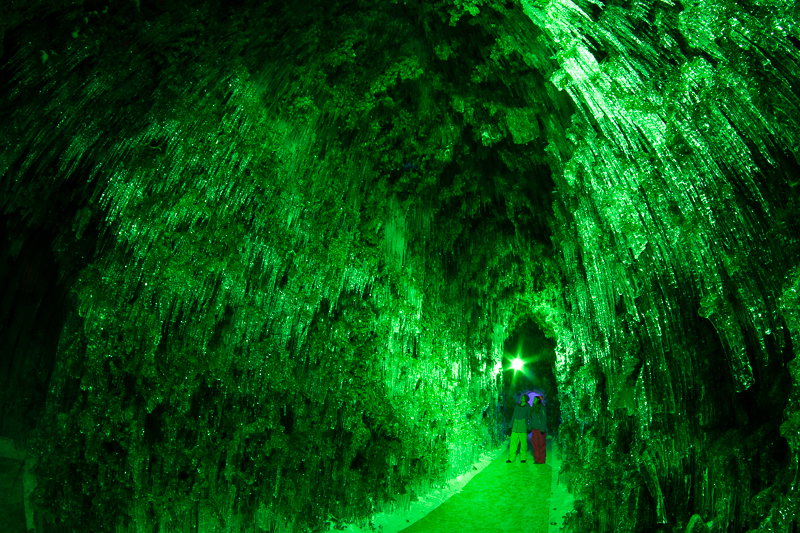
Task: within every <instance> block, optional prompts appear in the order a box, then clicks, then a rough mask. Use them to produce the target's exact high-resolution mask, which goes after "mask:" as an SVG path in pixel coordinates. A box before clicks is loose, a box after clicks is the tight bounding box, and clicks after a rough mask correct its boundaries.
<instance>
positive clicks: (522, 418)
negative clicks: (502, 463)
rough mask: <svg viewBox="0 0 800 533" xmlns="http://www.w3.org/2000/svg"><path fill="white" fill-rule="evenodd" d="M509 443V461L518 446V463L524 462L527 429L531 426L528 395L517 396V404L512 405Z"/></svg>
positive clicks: (515, 455)
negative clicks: (512, 412)
mask: <svg viewBox="0 0 800 533" xmlns="http://www.w3.org/2000/svg"><path fill="white" fill-rule="evenodd" d="M511 424H512V425H511V445H510V446H509V448H508V461H506V462H507V463H511V462H513V461H514V459H516V457H517V446H520V448H521V449H520V458H521V459H522V460H521V461H520V463H524V462H525V458H526V457H527V456H528V431H530V427H531V406H530V405H528V395H527V394H523V395H522V396H520V398H519V405H517V406H516V407H514V415H513V416H512V418H511Z"/></svg>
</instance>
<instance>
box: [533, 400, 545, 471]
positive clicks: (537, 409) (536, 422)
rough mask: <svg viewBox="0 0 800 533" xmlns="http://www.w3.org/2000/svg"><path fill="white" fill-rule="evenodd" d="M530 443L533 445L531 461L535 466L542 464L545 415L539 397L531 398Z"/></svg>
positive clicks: (543, 458)
mask: <svg viewBox="0 0 800 533" xmlns="http://www.w3.org/2000/svg"><path fill="white" fill-rule="evenodd" d="M531 425H532V426H533V433H531V443H532V444H533V461H534V462H535V463H536V464H544V460H545V455H546V454H547V413H545V411H544V406H543V405H542V398H541V397H540V396H534V397H533V412H532V413H531Z"/></svg>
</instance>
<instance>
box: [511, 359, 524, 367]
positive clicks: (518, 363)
mask: <svg viewBox="0 0 800 533" xmlns="http://www.w3.org/2000/svg"><path fill="white" fill-rule="evenodd" d="M522 367H523V363H522V359H520V358H519V357H517V358H516V359H514V360H513V361H511V368H513V369H514V370H522Z"/></svg>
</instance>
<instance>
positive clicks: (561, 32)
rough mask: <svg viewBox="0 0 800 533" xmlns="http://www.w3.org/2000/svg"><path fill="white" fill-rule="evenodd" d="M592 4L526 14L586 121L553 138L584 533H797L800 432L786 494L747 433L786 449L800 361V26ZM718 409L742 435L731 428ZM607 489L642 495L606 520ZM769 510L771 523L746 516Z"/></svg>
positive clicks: (723, 6)
mask: <svg viewBox="0 0 800 533" xmlns="http://www.w3.org/2000/svg"><path fill="white" fill-rule="evenodd" d="M584 7H585V9H581V8H580V7H579V6H577V5H576V4H573V3H572V2H569V1H567V2H564V1H559V0H555V1H551V2H546V3H536V4H534V3H528V4H526V13H527V14H528V16H529V17H530V18H531V19H532V20H533V21H534V22H535V23H536V24H537V26H539V27H541V28H543V29H544V31H545V32H546V33H547V35H548V36H549V37H550V42H551V43H553V44H552V47H553V49H554V52H555V55H556V58H557V61H558V63H559V65H560V68H559V69H558V70H557V71H556V72H555V73H554V75H553V76H552V77H551V78H550V81H551V82H552V83H553V84H554V85H555V86H556V87H557V88H558V89H559V90H561V91H564V92H566V93H567V94H568V95H569V97H570V99H571V100H572V102H573V103H574V104H575V108H576V109H577V113H576V114H575V115H574V116H573V120H572V124H571V126H570V127H569V128H568V129H566V131H564V132H562V131H558V129H557V128H551V129H550V131H548V132H547V135H548V139H549V141H550V143H551V147H552V153H553V154H558V155H554V156H553V157H551V158H550V164H551V168H554V169H555V172H554V179H555V181H556V186H557V190H558V193H559V194H558V200H557V201H556V203H555V213H556V223H555V234H554V241H556V242H557V243H558V244H557V246H558V248H559V249H560V250H561V258H562V260H563V267H564V269H565V270H566V278H567V290H566V295H565V296H566V297H565V300H566V302H565V303H566V308H565V314H564V318H565V321H564V324H563V327H562V328H560V329H559V334H558V340H559V347H558V364H559V374H560V381H561V386H562V390H563V391H568V392H567V394H566V396H567V398H564V399H562V402H566V403H568V404H569V403H571V408H567V409H566V412H567V413H570V411H571V413H570V414H569V415H568V416H569V420H567V421H565V424H564V426H565V428H564V429H565V431H566V432H569V433H568V434H569V435H570V436H569V437H567V439H568V441H569V442H570V446H571V447H572V454H573V455H572V463H573V468H574V469H575V470H576V471H579V472H580V474H578V477H579V478H580V481H576V483H575V487H576V489H577V490H578V492H582V493H584V494H585V495H586V496H585V507H584V508H583V509H582V510H581V512H579V513H578V514H576V516H575V523H574V524H573V527H575V528H577V530H579V531H582V530H589V529H591V530H592V531H629V530H630V531H638V530H643V529H642V528H645V529H646V527H647V526H646V523H647V522H648V521H652V522H654V523H661V524H667V523H674V522H676V521H677V522H678V523H681V517H683V518H682V519H683V520H687V519H688V517H689V515H690V514H691V513H693V512H694V513H699V515H700V516H701V517H702V518H703V519H704V520H705V521H706V522H709V523H711V522H713V523H714V524H715V526H714V527H715V528H716V529H715V530H717V531H729V530H730V531H738V530H742V529H740V528H744V527H745V524H748V523H749V524H751V527H753V524H756V523H759V525H760V527H762V528H764V529H763V530H769V531H773V530H774V531H785V530H787V528H788V529H791V527H792V523H793V522H792V520H793V519H792V518H787V517H792V516H796V513H797V509H798V507H797V500H796V499H795V498H794V497H793V496H792V490H793V487H795V484H796V479H794V478H793V473H794V472H796V471H797V453H798V448H797V444H796V423H795V422H787V423H786V424H784V425H783V426H781V430H780V434H781V436H782V437H783V438H785V439H787V440H788V442H789V443H790V448H791V451H788V450H787V453H788V454H789V456H788V457H789V459H787V465H788V469H789V473H788V474H787V476H785V477H783V478H781V480H780V481H779V482H775V480H774V479H769V475H768V474H767V473H766V468H765V467H763V466H762V467H761V468H753V467H748V466H745V465H743V464H742V463H739V461H743V460H745V461H755V460H757V459H754V457H758V456H759V455H760V456H761V461H763V462H764V463H766V462H767V461H768V460H767V459H765V458H764V455H765V454H759V453H758V452H755V451H754V450H752V446H754V445H755V444H754V443H753V441H752V440H751V439H749V438H748V437H749V436H750V435H751V434H752V433H751V432H755V431H756V429H755V428H759V429H758V431H759V432H768V431H771V434H773V435H774V436H773V437H771V438H779V439H780V437H777V431H775V430H776V429H777V426H778V425H779V424H781V423H782V422H783V421H785V420H787V419H788V420H789V421H792V420H796V416H797V414H796V409H797V404H796V402H795V401H794V400H792V401H790V402H788V403H784V402H785V401H786V398H787V394H788V393H787V390H788V389H787V388H786V385H785V384H784V385H783V386H780V385H779V383H782V382H784V383H786V382H788V383H791V381H790V378H789V377H788V376H789V373H788V372H787V370H786V367H785V366H784V365H785V364H786V362H787V361H788V360H790V359H791V358H792V357H794V356H796V354H797V350H798V346H799V345H798V344H797V341H796V325H794V321H795V318H793V317H794V315H795V314H796V312H795V311H794V310H792V309H791V306H790V305H789V306H787V305H786V304H785V303H784V304H781V301H784V302H785V301H786V298H790V299H791V298H792V296H786V295H787V294H794V291H795V289H794V288H793V287H794V284H795V283H796V282H795V281H793V278H792V277H790V276H789V274H790V272H791V269H792V268H796V265H797V259H796V257H793V256H792V254H793V253H794V252H790V251H789V250H796V246H797V240H796V238H795V237H794V236H789V235H787V234H785V233H784V232H783V231H784V229H785V227H786V226H785V224H786V222H787V218H786V216H787V212H786V207H787V205H789V206H793V205H796V203H795V202H796V196H795V194H794V193H793V192H789V191H790V189H791V188H792V187H793V185H791V182H787V174H784V172H783V171H781V170H780V168H779V165H778V163H777V162H776V158H777V157H779V156H780V154H786V153H791V154H794V158H796V157H797V154H798V139H799V138H800V136H799V135H798V133H799V132H798V124H797V122H796V121H795V120H793V119H790V118H789V117H791V116H793V115H795V114H796V110H797V109H798V97H797V94H796V91H793V90H792V89H791V87H792V86H794V85H796V84H797V73H798V72H800V68H799V67H800V65H799V64H798V60H800V53H799V51H798V46H797V44H798V41H797V26H796V18H795V14H794V13H793V12H792V11H791V10H789V8H788V6H787V7H776V6H775V5H774V4H762V3H759V2H755V3H745V4H742V3H738V2H737V3H734V2H697V3H685V4H684V5H683V6H682V7H683V8H682V9H680V8H676V7H675V5H674V4H673V3H671V2H637V3H635V5H634V6H633V7H632V8H631V9H625V8H624V7H623V6H622V5H619V4H618V3H616V2H610V3H606V4H600V3H598V4H595V5H593V6H590V5H588V4H587V5H585V6H584ZM590 7H591V10H590V9H589V8H590ZM590 11H591V13H593V16H590V15H589V14H587V13H589V12H590ZM790 36H793V37H791V38H790ZM598 58H601V60H599V61H598ZM755 72H758V74H757V75H756V74H755ZM790 109H791V110H794V111H788V110H790ZM784 151H785V152H784ZM565 154H569V156H568V157H565ZM795 168H796V167H795ZM787 193H788V203H787V197H781V196H782V195H785V194H787ZM792 197H794V199H792ZM781 298H784V300H781ZM708 325H711V326H713V331H714V333H715V335H714V334H711V332H710V331H709V328H708ZM787 326H788V329H789V330H788V331H787V329H786V328H787ZM790 339H792V342H791V347H790V344H789V341H790ZM720 351H721V352H722V353H720ZM793 364H795V365H796V363H793ZM710 366H711V367H713V371H712V370H710V369H709V367H710ZM790 368H795V367H790ZM712 372H713V376H712ZM793 375H794V380H795V381H796V380H797V375H796V372H795V373H794V374H793ZM784 380H785V381H784ZM765 389H771V390H770V391H769V392H767V391H766V390H765ZM723 391H724V392H723ZM793 394H796V393H793ZM736 398H740V400H738V401H737V400H736ZM744 398H746V399H744ZM755 398H758V400H757V402H758V403H759V404H761V405H762V406H763V408H765V409H767V410H779V411H782V413H781V415H778V416H774V417H773V418H772V419H771V422H770V424H771V425H770V427H771V428H772V430H769V429H767V424H766V419H762V420H760V422H761V423H762V424H763V425H760V424H759V421H756V420H752V419H751V420H748V419H747V416H748V415H745V414H744V413H742V412H741V407H740V406H739V405H738V402H739V401H741V402H743V403H748V404H750V405H752V403H751V402H755V401H756V400H755ZM741 399H744V400H741ZM724 402H732V403H733V404H734V405H736V409H737V410H738V411H737V413H736V420H737V422H736V423H725V422H723V420H724V418H725V417H726V416H730V415H731V414H732V409H730V406H725V407H720V406H719V405H717V404H718V403H724ZM767 406H769V407H767ZM784 409H785V410H784ZM749 416H758V415H756V413H755V412H753V411H750V412H749ZM726 430H727V432H726ZM732 441H736V444H733V442H732ZM726 446H734V447H733V448H726ZM743 457H747V459H743ZM730 463H738V466H735V467H733V468H734V469H736V468H738V470H736V472H737V475H736V476H732V477H731V474H730V470H726V469H727V468H731V467H730V466H724V465H729V464H730ZM614 464H617V465H620V466H619V467H614V466H612V465H614ZM762 464H763V463H762ZM774 468H775V465H774V464H773V465H771V466H770V469H769V471H770V472H771V471H773V469H774ZM737 476H738V477H737ZM742 478H743V479H745V480H750V483H747V482H745V483H744V485H745V486H741V485H739V484H738V483H740V482H741V481H742ZM632 487H633V488H632ZM637 487H646V490H642V491H641V492H640V491H639V488H637ZM751 487H758V488H756V489H755V491H756V492H758V491H762V492H761V493H760V494H758V496H757V495H756V494H751V493H750V492H749V491H750V490H751ZM614 491H619V492H620V493H626V494H628V493H631V494H632V498H631V500H630V501H629V502H627V504H626V505H622V506H618V507H616V508H614V509H611V508H608V507H605V505H604V504H602V503H601V502H602V501H604V500H605V499H606V496H609V497H610V495H611V494H612V493H613V492H614ZM782 491H787V492H786V493H785V494H783V495H781V496H778V493H780V492H782ZM767 494H769V495H770V498H773V500H772V501H773V502H774V503H773V505H774V506H773V508H772V509H771V510H767V509H765V508H764V507H763V503H759V504H758V505H756V504H755V503H752V504H751V503H750V502H751V498H754V499H753V500H752V501H753V502H755V501H756V499H755V498H759V499H760V500H761V501H762V502H763V499H765V498H766V497H767V496H766V495H767ZM749 505H752V506H753V507H752V508H751V511H750V512H749V513H748V511H747V510H746V509H745V508H746V507H747V506H749ZM643 506H652V507H651V508H652V509H653V511H652V514H651V515H649V516H648V513H643V512H642V511H641V509H642V507H643ZM683 523H686V522H683Z"/></svg>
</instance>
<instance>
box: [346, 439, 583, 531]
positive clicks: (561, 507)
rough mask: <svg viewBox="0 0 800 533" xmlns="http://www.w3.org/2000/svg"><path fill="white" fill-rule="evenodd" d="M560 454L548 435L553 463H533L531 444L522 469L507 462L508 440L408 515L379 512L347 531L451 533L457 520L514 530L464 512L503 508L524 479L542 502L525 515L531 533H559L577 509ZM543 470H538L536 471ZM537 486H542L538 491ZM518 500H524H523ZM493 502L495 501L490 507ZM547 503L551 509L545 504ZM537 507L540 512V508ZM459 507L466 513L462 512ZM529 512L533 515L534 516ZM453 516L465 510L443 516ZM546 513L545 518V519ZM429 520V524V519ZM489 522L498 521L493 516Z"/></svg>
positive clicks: (410, 509) (413, 504) (412, 506)
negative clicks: (561, 479)
mask: <svg viewBox="0 0 800 533" xmlns="http://www.w3.org/2000/svg"><path fill="white" fill-rule="evenodd" d="M558 455H559V454H558V450H557V447H556V443H555V441H554V439H552V438H551V437H548V438H547V460H546V464H545V465H544V468H543V467H542V465H536V464H535V463H534V462H533V456H532V455H531V447H530V445H529V446H528V456H529V457H528V461H527V462H526V464H524V465H522V464H520V463H519V461H517V462H515V463H513V464H510V465H509V464H507V463H506V459H508V440H506V442H505V443H504V445H503V446H502V447H501V448H500V449H498V450H496V451H494V452H492V453H490V454H484V455H483V456H482V457H481V459H480V460H479V461H478V462H477V463H475V464H474V468H473V469H472V470H471V472H469V473H467V474H464V475H461V476H458V478H456V479H454V480H452V481H451V482H450V483H448V484H447V488H444V489H439V490H434V491H432V492H431V493H430V494H428V495H427V496H424V497H420V498H419V500H418V501H415V502H411V503H410V504H409V505H408V510H407V511H405V512H403V511H402V510H398V511H396V512H393V513H377V514H375V515H374V516H373V518H372V527H371V528H366V529H361V528H358V527H357V526H355V525H351V526H349V527H348V529H346V530H345V531H348V532H350V533H367V532H370V533H371V532H373V531H379V532H381V533H399V532H400V531H403V530H406V529H407V533H422V532H428V531H430V532H431V533H433V532H436V531H449V530H450V528H452V527H453V523H452V522H453V521H458V522H459V523H460V525H461V526H462V527H464V526H469V527H468V528H467V527H464V528H465V529H470V530H471V531H472V532H473V533H478V532H480V531H510V529H508V527H509V526H508V525H507V524H499V523H498V524H497V525H496V529H494V527H495V524H476V523H475V522H476V520H486V519H487V518H478V516H482V517H486V516H492V515H491V514H488V515H487V514H486V513H482V514H481V513H477V512H476V513H475V515H472V516H471V515H470V514H469V513H467V514H464V512H463V509H471V508H474V509H481V510H485V509H486V508H492V507H494V506H495V504H496V505H500V504H499V503H497V502H499V501H501V500H502V499H503V498H504V497H505V498H507V497H508V494H509V487H508V485H509V484H510V485H517V484H519V480H520V479H522V480H530V482H531V487H532V490H531V492H532V494H531V495H530V496H529V497H530V499H531V501H532V502H535V503H536V504H537V505H530V506H526V508H525V512H526V513H527V514H530V515H531V516H530V517H527V518H528V519H529V521H527V522H526V523H527V524H536V525H535V526H534V527H533V531H532V530H531V529H527V530H526V533H536V531H539V532H541V533H545V530H546V531H547V532H548V533H555V532H557V531H558V530H559V529H560V528H561V526H562V525H563V519H564V516H565V515H566V514H567V513H568V512H569V511H570V510H572V501H573V498H572V495H571V494H569V493H568V492H567V490H566V487H565V486H564V485H563V484H562V485H559V484H558V472H559V470H560V469H561V464H560V460H559V457H558ZM489 465H493V469H490V471H487V474H486V476H483V477H482V478H479V479H481V481H480V482H479V485H480V487H478V486H475V485H473V486H472V487H471V489H473V490H465V488H466V487H467V485H468V484H469V483H470V481H471V480H472V479H473V478H474V477H476V476H478V475H479V474H480V473H481V472H483V471H484V470H485V469H486V468H487V467H488V466H489ZM537 468H538V470H535V469H537ZM542 475H545V476H549V479H546V478H542ZM487 476H488V477H487ZM492 476H494V477H495V478H497V477H498V476H500V477H501V478H502V479H500V483H499V484H498V483H497V481H498V480H494V483H493V484H492V480H491V479H490V478H491V477H492ZM506 480H508V483H505V481H506ZM476 482H477V481H476ZM534 487H541V488H540V489H539V490H538V491H537V489H536V488H534ZM545 487H546V488H547V489H546V490H549V495H548V496H547V498H546V500H545V499H543V498H541V496H542V495H540V494H536V492H540V491H541V489H544V488H545ZM455 495H459V499H460V500H461V501H460V502H459V504H458V505H455V506H452V508H451V509H450V510H449V511H447V510H446V508H448V506H443V507H442V504H444V503H445V502H448V501H449V500H451V498H452V497H453V496H455ZM515 498H516V499H518V497H515ZM464 499H466V501H464ZM453 500H455V499H453ZM470 500H472V501H470ZM473 502H474V505H473ZM487 502H492V503H491V504H487ZM545 502H546V508H545V506H544V505H545ZM440 507H441V509H440ZM534 507H536V508H535V509H534ZM437 509H438V511H437ZM456 509H459V510H460V511H456ZM529 510H530V512H528V511H529ZM434 511H436V512H434ZM448 512H449V513H451V514H452V513H453V512H459V513H461V514H459V515H458V516H457V517H452V516H451V517H450V518H448V517H446V516H437V515H446V514H447V513H448ZM489 513H491V511H489ZM543 513H544V515H545V516H543ZM503 516H507V515H503ZM423 518H424V519H425V520H423ZM488 520H492V519H491V518H488ZM545 527H546V529H545ZM373 528H374V529H373ZM459 529H461V528H459Z"/></svg>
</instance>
